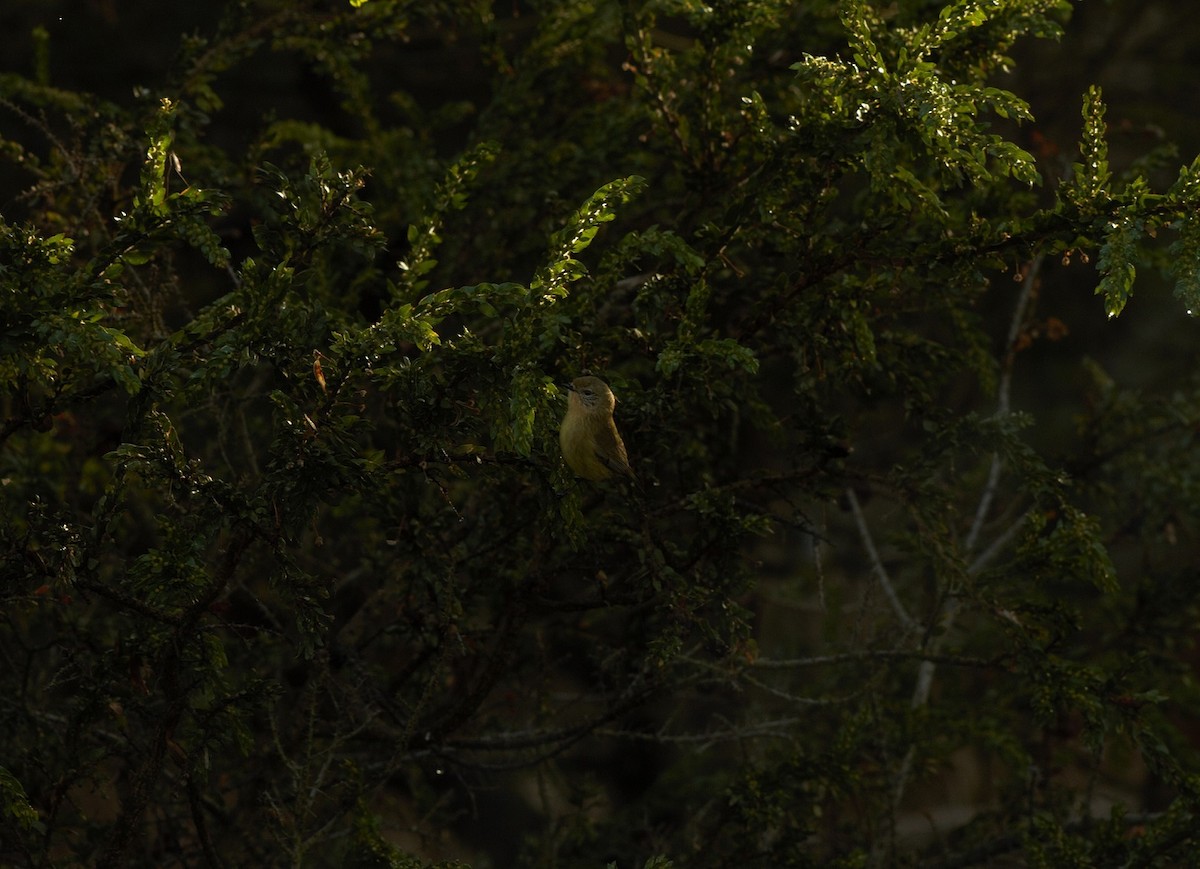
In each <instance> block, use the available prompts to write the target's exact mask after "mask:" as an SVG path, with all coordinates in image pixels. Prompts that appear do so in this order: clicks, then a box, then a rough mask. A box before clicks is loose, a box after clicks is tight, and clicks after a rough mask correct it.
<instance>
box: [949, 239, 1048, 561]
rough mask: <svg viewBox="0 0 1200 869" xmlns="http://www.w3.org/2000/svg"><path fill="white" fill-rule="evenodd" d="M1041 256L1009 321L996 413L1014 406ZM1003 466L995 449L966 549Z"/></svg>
mask: <svg viewBox="0 0 1200 869" xmlns="http://www.w3.org/2000/svg"><path fill="white" fill-rule="evenodd" d="M1042 259H1043V256H1042V255H1038V256H1036V257H1034V258H1033V260H1032V261H1031V262H1030V263H1029V267H1028V268H1027V269H1026V270H1025V276H1024V279H1023V280H1022V281H1021V292H1020V293H1019V294H1018V295H1017V304H1016V307H1015V308H1014V309H1013V316H1012V321H1011V322H1010V323H1009V325H1008V343H1007V345H1006V346H1005V351H1004V365H1003V368H1002V370H1001V372H1000V384H999V387H998V389H997V395H996V413H995V416H996V417H1004V416H1007V415H1008V413H1009V410H1010V407H1011V398H1012V374H1013V366H1014V363H1015V362H1016V356H1017V339H1018V338H1020V336H1021V327H1022V326H1023V325H1024V323H1025V312H1026V309H1027V308H1028V307H1029V300H1030V299H1031V298H1033V290H1034V287H1035V286H1036V285H1037V278H1038V273H1039V272H1040V271H1041V270H1042ZM1003 466H1004V460H1003V459H1002V458H1001V457H1000V454H999V453H993V454H992V465H991V467H990V468H989V469H988V479H987V484H986V485H984V487H983V493H982V494H981V495H980V497H979V504H978V506H977V507H976V508H975V519H974V520H973V521H972V522H971V529H970V531H968V532H967V539H966V541H965V543H964V548H965V549H966V551H967V552H970V551H971V550H972V549H974V548H975V543H976V541H977V540H978V539H979V533H980V532H981V531H982V530H983V524H984V522H985V521H986V520H987V515H988V511H989V510H991V507H992V501H993V500H994V499H995V497H996V490H997V489H998V488H999V485H1000V472H1001V470H1003Z"/></svg>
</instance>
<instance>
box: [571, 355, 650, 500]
mask: <svg viewBox="0 0 1200 869" xmlns="http://www.w3.org/2000/svg"><path fill="white" fill-rule="evenodd" d="M567 389H568V390H569V392H568V394H567V414H566V416H564V417H563V421H562V426H561V427H560V428H559V430H558V443H559V446H560V447H562V454H563V458H564V459H566V460H567V464H568V465H569V466H570V468H571V470H572V471H574V472H575V473H576V474H578V475H579V476H581V477H583V478H584V479H585V480H607V479H609V478H610V477H614V476H615V477H627V478H629V479H631V480H632V479H634V476H633V470H632V469H631V468H630V467H629V456H628V454H627V453H626V452H625V442H624V441H623V440H621V433H620V432H618V431H617V424H616V422H614V421H613V409H614V408H615V407H616V406H617V397H616V396H615V395H613V391H612V390H611V389H609V388H608V384H607V383H605V382H604V381H603V380H601V379H600V378H599V377H592V376H591V375H586V376H584V377H576V378H575V379H574V380H573V381H571V382H570V383H569V384H567Z"/></svg>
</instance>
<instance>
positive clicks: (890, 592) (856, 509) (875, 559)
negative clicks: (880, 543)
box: [846, 486, 917, 631]
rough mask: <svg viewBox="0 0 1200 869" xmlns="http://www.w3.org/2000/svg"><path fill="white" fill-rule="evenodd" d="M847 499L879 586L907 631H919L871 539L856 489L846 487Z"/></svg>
mask: <svg viewBox="0 0 1200 869" xmlns="http://www.w3.org/2000/svg"><path fill="white" fill-rule="evenodd" d="M846 498H847V500H848V501H849V502H850V510H851V512H852V513H853V514H854V522H855V524H856V525H858V533H859V535H860V536H861V537H862V542H863V546H865V547H866V550H867V555H868V556H870V558H871V569H872V570H873V571H874V572H875V575H876V576H877V577H878V578H879V584H880V586H881V587H882V588H883V593H884V594H886V595H887V598H888V600H889V601H891V604H892V609H894V610H895V611H896V617H897V618H898V619H899V620H900V623H901V624H902V625H904V627H905V629H907V630H909V631H915V630H917V623H916V622H915V621H914V620H913V617H912V616H910V615H909V614H908V610H906V609H905V608H904V604H903V603H901V601H900V597H899V595H897V594H896V589H895V587H894V586H893V585H892V580H891V577H889V576H888V572H887V569H886V568H885V567H884V566H883V561H882V560H881V559H880V558H879V551H878V550H877V549H876V548H875V541H874V539H873V538H872V537H871V529H870V528H868V527H867V520H866V517H864V516H863V512H862V507H860V506H859V504H858V496H857V495H855V494H854V489H852V488H850V487H849V486H847V487H846Z"/></svg>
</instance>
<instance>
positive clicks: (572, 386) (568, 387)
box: [563, 383, 575, 392]
mask: <svg viewBox="0 0 1200 869" xmlns="http://www.w3.org/2000/svg"><path fill="white" fill-rule="evenodd" d="M563 389H565V390H566V391H567V392H574V391H575V384H574V383H564V384H563Z"/></svg>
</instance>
